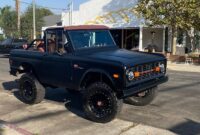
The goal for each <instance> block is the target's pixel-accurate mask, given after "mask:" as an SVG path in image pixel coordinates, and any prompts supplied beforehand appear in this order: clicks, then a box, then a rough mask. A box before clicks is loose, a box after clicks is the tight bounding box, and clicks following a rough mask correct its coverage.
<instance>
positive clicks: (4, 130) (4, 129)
mask: <svg viewBox="0 0 200 135" xmlns="http://www.w3.org/2000/svg"><path fill="white" fill-rule="evenodd" d="M0 135H33V134H32V133H31V132H29V131H27V130H25V129H22V128H19V127H17V126H16V125H13V124H7V123H3V124H0Z"/></svg>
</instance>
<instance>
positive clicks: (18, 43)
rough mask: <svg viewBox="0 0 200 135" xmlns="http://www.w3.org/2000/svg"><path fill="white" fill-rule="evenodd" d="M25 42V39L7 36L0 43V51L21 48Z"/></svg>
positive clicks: (5, 51) (7, 51) (8, 51)
mask: <svg viewBox="0 0 200 135" xmlns="http://www.w3.org/2000/svg"><path fill="white" fill-rule="evenodd" d="M26 43H27V40H25V39H15V38H8V39H6V40H4V41H2V42H1V43H0V52H1V53H10V51H11V50H12V49H22V48H23V45H24V44H26Z"/></svg>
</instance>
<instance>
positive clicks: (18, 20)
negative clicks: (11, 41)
mask: <svg viewBox="0 0 200 135" xmlns="http://www.w3.org/2000/svg"><path fill="white" fill-rule="evenodd" d="M15 7H16V12H17V30H18V33H19V35H18V36H19V37H20V36H21V34H20V26H21V23H20V2H19V0H16V1H15Z"/></svg>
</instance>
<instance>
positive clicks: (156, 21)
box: [136, 0, 200, 54]
mask: <svg viewBox="0 0 200 135" xmlns="http://www.w3.org/2000/svg"><path fill="white" fill-rule="evenodd" d="M199 7H200V1H199V0H139V3H138V5H137V7H136V11H137V12H138V13H139V14H140V15H141V16H142V17H144V19H146V20H147V24H148V25H150V26H155V25H167V26H171V30H172V37H173V40H172V44H173V54H175V52H176V39H177V30H178V28H180V29H183V30H186V31H187V32H188V34H189V35H190V38H191V45H192V46H193V37H194V34H191V33H193V31H194V29H196V30H200V8H199ZM193 49H194V47H193Z"/></svg>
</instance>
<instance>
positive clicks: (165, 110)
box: [0, 55, 200, 135]
mask: <svg viewBox="0 0 200 135" xmlns="http://www.w3.org/2000/svg"><path fill="white" fill-rule="evenodd" d="M8 71H9V69H8V59H7V58H5V57H3V56H2V55H0V82H1V83H2V86H3V89H4V90H3V91H4V92H10V91H13V90H14V89H17V84H16V83H15V82H14V79H16V78H14V77H12V76H9V74H8ZM168 74H169V76H170V79H169V81H168V82H167V83H165V84H163V85H160V86H159V88H158V89H159V93H158V96H157V98H156V99H155V100H154V101H153V102H152V103H151V104H150V105H148V106H144V107H135V106H132V105H128V104H124V106H123V110H122V112H121V114H120V115H119V117H118V119H120V120H123V121H129V122H133V123H141V124H145V125H150V126H154V127H158V128H163V129H167V130H170V131H172V132H174V133H177V134H181V135H200V73H195V72H194V73H192V72H178V71H168ZM0 91H1V90H0ZM14 94H15V93H14ZM15 96H16V99H17V95H15ZM79 99H80V95H78V94H72V95H70V94H69V93H67V92H66V91H65V90H59V89H57V90H51V89H49V90H47V94H46V102H47V103H49V104H52V105H54V106H64V104H65V107H66V109H67V110H69V111H70V112H72V113H73V114H75V116H76V117H80V118H82V117H84V116H83V112H82V111H81V109H80V108H81V105H80V100H79ZM68 101H69V102H71V103H70V106H68V105H66V103H67V102H68ZM20 106H21V107H22V106H23V104H18V106H17V108H20ZM22 108H23V107H22ZM14 109H16V108H14ZM9 111H12V108H11V109H10V110H9ZM5 113H7V112H6V111H5V112H3V111H2V110H0V118H1V115H3V114H5ZM32 120H34V117H33V118H32ZM27 121H28V120H26V122H27ZM77 123H79V122H78V120H77V121H76V123H74V124H77ZM79 124H80V123H79ZM84 124H85V123H84ZM88 125H90V124H88ZM74 126H75V125H74Z"/></svg>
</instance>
